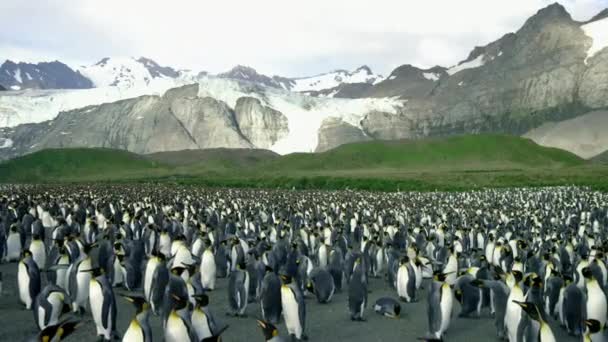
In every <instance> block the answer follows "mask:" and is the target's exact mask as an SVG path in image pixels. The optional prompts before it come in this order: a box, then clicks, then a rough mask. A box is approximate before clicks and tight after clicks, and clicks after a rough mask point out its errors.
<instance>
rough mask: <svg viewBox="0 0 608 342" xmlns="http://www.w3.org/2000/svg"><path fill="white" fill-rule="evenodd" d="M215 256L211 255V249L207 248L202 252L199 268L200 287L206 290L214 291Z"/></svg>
mask: <svg viewBox="0 0 608 342" xmlns="http://www.w3.org/2000/svg"><path fill="white" fill-rule="evenodd" d="M215 274H216V267H215V255H213V251H212V248H211V247H207V248H206V249H205V251H203V255H202V257H201V267H200V275H201V286H202V287H203V288H204V289H206V290H214V289H215Z"/></svg>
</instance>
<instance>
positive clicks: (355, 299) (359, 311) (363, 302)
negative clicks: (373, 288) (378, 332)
mask: <svg viewBox="0 0 608 342" xmlns="http://www.w3.org/2000/svg"><path fill="white" fill-rule="evenodd" d="M358 265H359V259H357V261H356V262H355V270H354V271H353V274H352V275H351V278H350V282H349V283H348V309H349V311H350V319H351V320H352V321H365V318H364V317H363V313H364V311H365V308H366V307H367V283H366V282H365V276H364V274H363V273H364V270H363V268H362V267H359V266H358Z"/></svg>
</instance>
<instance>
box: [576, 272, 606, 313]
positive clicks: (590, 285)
mask: <svg viewBox="0 0 608 342" xmlns="http://www.w3.org/2000/svg"><path fill="white" fill-rule="evenodd" d="M582 275H583V277H584V278H585V288H586V289H587V302H586V308H587V310H586V312H587V319H588V320H591V319H594V320H596V321H598V322H600V323H602V324H605V323H606V310H607V305H606V294H605V293H604V290H603V289H602V287H601V286H600V284H599V282H598V281H597V279H595V277H594V276H593V272H591V269H590V268H589V267H585V268H583V269H582Z"/></svg>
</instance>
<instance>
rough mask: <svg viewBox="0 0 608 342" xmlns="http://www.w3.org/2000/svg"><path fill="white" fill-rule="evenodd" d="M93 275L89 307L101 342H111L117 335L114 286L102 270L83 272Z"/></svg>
mask: <svg viewBox="0 0 608 342" xmlns="http://www.w3.org/2000/svg"><path fill="white" fill-rule="evenodd" d="M80 272H83V273H85V272H86V273H91V280H90V282H89V305H90V307H91V314H92V315H93V320H94V321H95V327H96V329H97V336H98V337H99V339H100V340H103V341H111V340H112V338H113V337H116V336H117V333H116V298H115V297H114V291H113V290H112V284H111V283H110V281H109V280H108V277H107V276H106V275H105V274H104V272H103V269H102V268H92V269H89V270H81V271H80Z"/></svg>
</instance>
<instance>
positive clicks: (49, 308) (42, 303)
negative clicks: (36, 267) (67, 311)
mask: <svg viewBox="0 0 608 342" xmlns="http://www.w3.org/2000/svg"><path fill="white" fill-rule="evenodd" d="M48 294H50V293H48ZM41 297H42V296H38V297H37V298H36V301H35V302H34V305H32V307H33V308H35V307H36V302H37V304H38V306H39V307H42V309H43V310H44V326H47V325H49V321H50V320H51V313H52V312H53V305H51V303H50V302H49V301H48V300H47V299H46V298H41ZM34 316H36V317H38V312H36V311H34Z"/></svg>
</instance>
